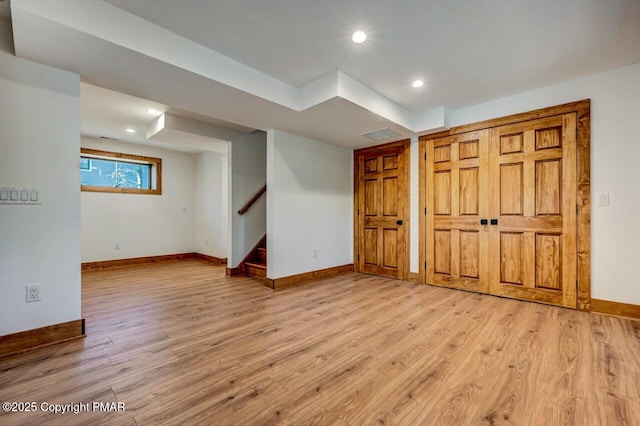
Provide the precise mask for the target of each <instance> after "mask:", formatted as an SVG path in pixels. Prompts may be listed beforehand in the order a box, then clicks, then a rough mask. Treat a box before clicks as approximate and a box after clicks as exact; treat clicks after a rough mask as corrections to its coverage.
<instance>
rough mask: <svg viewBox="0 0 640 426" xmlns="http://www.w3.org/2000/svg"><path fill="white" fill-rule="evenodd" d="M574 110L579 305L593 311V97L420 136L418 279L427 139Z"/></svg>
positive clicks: (422, 257) (423, 245)
mask: <svg viewBox="0 0 640 426" xmlns="http://www.w3.org/2000/svg"><path fill="white" fill-rule="evenodd" d="M572 112H575V113H576V114H577V117H576V119H577V135H576V169H577V173H576V175H577V177H576V179H577V194H576V206H577V209H578V214H577V229H576V234H577V242H576V251H577V265H576V267H577V281H578V288H577V299H578V300H577V307H578V309H579V310H581V311H591V100H590V99H585V100H582V101H578V102H571V103H567V104H562V105H557V106H553V107H548V108H541V109H537V110H533V111H529V112H524V113H520V114H514V115H509V116H505V117H499V118H494V119H490V120H485V121H479V122H477V123H471V124H465V125H462V126H456V127H452V128H451V129H449V130H447V131H444V132H438V133H434V134H430V135H425V136H421V137H420V139H419V153H420V154H419V155H420V157H419V161H418V163H419V178H418V179H419V187H418V193H419V198H418V203H419V204H418V205H419V212H420V219H419V222H420V224H419V231H418V232H419V238H418V244H419V256H420V262H421V263H422V265H421V267H420V272H419V282H420V283H422V284H426V268H425V267H424V265H425V263H426V260H427V251H426V241H425V238H424V237H423V235H425V232H426V210H425V209H426V207H427V199H426V161H427V160H426V155H427V141H428V140H430V139H435V138H439V137H443V136H452V135H456V134H460V133H466V132H471V131H475V130H482V129H488V128H492V127H498V126H503V125H507V124H515V123H520V122H525V121H531V120H536V119H539V118H545V117H550V116H553V115H560V114H566V113H572Z"/></svg>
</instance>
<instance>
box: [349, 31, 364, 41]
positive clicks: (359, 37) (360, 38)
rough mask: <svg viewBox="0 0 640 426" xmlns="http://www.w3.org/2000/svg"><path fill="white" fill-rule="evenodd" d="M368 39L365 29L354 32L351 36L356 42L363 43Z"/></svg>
mask: <svg viewBox="0 0 640 426" xmlns="http://www.w3.org/2000/svg"><path fill="white" fill-rule="evenodd" d="M366 39H367V35H366V34H365V33H364V31H360V30H358V31H356V32H355V33H353V36H351V40H353V42H354V43H358V44H360V43H362V42H364V41H365V40H366Z"/></svg>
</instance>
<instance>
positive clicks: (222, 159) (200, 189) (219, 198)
mask: <svg viewBox="0 0 640 426" xmlns="http://www.w3.org/2000/svg"><path fill="white" fill-rule="evenodd" d="M227 214H228V176H227V155H226V154H219V153H215V152H203V153H200V154H198V156H197V157H196V168H195V235H194V246H195V249H194V251H196V252H198V253H202V254H207V255H209V256H215V257H218V258H221V259H222V258H226V257H227V236H228V232H227V231H228V221H227Z"/></svg>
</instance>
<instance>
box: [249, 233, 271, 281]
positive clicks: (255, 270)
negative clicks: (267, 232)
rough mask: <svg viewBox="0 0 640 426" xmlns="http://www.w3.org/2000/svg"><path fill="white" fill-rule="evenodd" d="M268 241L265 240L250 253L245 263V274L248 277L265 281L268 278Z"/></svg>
mask: <svg viewBox="0 0 640 426" xmlns="http://www.w3.org/2000/svg"><path fill="white" fill-rule="evenodd" d="M266 245H267V241H266V238H263V239H262V240H261V241H260V243H259V244H258V245H257V246H256V247H255V248H254V249H253V250H252V251H251V253H249V256H248V258H247V260H246V261H245V263H244V274H245V275H246V276H248V277H255V278H260V279H264V278H266V277H267V248H266Z"/></svg>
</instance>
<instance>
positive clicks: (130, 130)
mask: <svg viewBox="0 0 640 426" xmlns="http://www.w3.org/2000/svg"><path fill="white" fill-rule="evenodd" d="M125 131H126V132H127V133H135V132H136V131H135V130H134V129H132V128H131V127H128V128H127V129H125Z"/></svg>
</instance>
